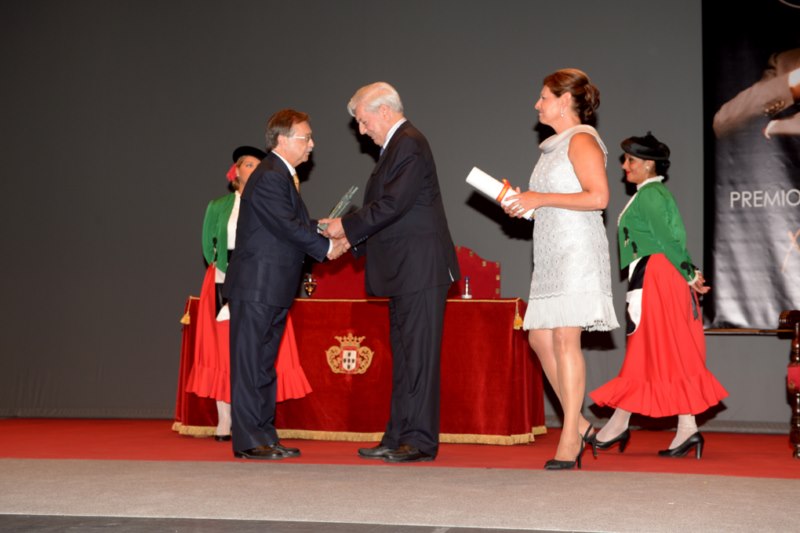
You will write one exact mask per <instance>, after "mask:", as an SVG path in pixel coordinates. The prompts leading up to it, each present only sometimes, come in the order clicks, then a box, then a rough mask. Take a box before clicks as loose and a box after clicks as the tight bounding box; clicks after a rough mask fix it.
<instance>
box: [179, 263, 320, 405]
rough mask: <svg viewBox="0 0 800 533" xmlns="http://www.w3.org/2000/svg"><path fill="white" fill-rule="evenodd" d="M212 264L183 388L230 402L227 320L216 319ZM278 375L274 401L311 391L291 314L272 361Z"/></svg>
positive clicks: (229, 354)
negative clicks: (191, 359) (301, 363)
mask: <svg viewBox="0 0 800 533" xmlns="http://www.w3.org/2000/svg"><path fill="white" fill-rule="evenodd" d="M215 298H216V282H215V267H214V265H210V266H209V267H208V270H206V276H205V278H204V280H203V287H202V290H201V291H200V303H199V305H198V311H197V326H196V328H197V329H196V333H195V335H196V337H195V345H194V364H193V365H192V369H191V371H190V373H189V378H188V379H187V382H186V390H187V391H188V392H192V393H194V394H196V395H197V396H200V397H203V398H213V399H215V400H221V401H224V402H227V403H230V402H231V376H230V373H231V351H230V320H222V321H217V312H216V301H215ZM275 372H276V373H277V379H278V392H277V401H279V402H281V401H283V400H289V399H293V398H302V397H303V396H305V395H306V394H308V393H309V392H311V385H310V384H309V382H308V379H307V378H306V375H305V372H303V367H302V366H300V357H299V354H298V351H297V342H296V341H295V335H294V326H293V325H292V317H291V315H290V316H289V318H288V319H287V321H286V330H285V331H284V333H283V338H282V339H281V345H280V348H279V351H278V359H277V361H276V362H275Z"/></svg>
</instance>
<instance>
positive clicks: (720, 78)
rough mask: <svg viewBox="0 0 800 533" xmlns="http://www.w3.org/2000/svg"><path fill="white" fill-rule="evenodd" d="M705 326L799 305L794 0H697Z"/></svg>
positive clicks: (767, 321) (751, 322) (734, 324)
mask: <svg viewBox="0 0 800 533" xmlns="http://www.w3.org/2000/svg"><path fill="white" fill-rule="evenodd" d="M703 62H704V65H703V72H704V92H705V113H706V124H707V128H706V152H705V153H706V181H705V209H706V222H705V225H706V230H707V231H706V239H705V241H706V246H705V253H706V257H705V274H706V277H707V278H708V279H709V284H710V285H711V286H712V290H711V292H710V293H709V294H708V295H707V296H706V299H705V303H706V304H705V310H706V319H707V320H706V325H707V326H708V327H711V328H757V329H773V328H776V327H777V322H778V316H779V314H780V312H781V311H783V310H786V309H800V1H798V0H746V1H744V0H743V1H741V2H735V3H731V2H722V1H713V0H704V2H703Z"/></svg>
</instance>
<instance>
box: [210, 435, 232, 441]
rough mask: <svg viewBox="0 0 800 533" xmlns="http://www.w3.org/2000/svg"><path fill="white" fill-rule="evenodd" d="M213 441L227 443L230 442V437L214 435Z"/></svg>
mask: <svg viewBox="0 0 800 533" xmlns="http://www.w3.org/2000/svg"><path fill="white" fill-rule="evenodd" d="M214 440H215V441H217V442H228V441H229V440H231V436H230V435H214Z"/></svg>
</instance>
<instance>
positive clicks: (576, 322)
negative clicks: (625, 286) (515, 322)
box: [523, 125, 619, 331]
mask: <svg viewBox="0 0 800 533" xmlns="http://www.w3.org/2000/svg"><path fill="white" fill-rule="evenodd" d="M581 132H585V133H590V134H591V135H592V136H594V138H595V139H597V143H598V144H599V145H600V148H602V150H603V153H604V154H608V150H607V149H606V147H605V145H604V144H603V141H602V140H601V139H600V136H599V135H598V134H597V131H596V130H595V129H594V128H593V127H591V126H587V125H578V126H574V127H572V128H570V129H568V130H565V131H563V132H561V133H559V134H558V135H554V136H552V137H550V138H548V139H546V140H545V141H544V142H543V143H542V144H541V145H539V148H540V149H541V150H542V155H541V157H540V158H539V161H538V162H537V163H536V167H534V169H533V174H532V175H531V181H530V186H529V188H530V190H532V191H536V192H541V193H576V192H580V191H581V184H580V182H579V181H578V177H577V176H576V175H575V170H574V169H573V168H572V163H570V160H569V156H568V150H569V142H570V139H571V138H572V136H573V135H575V134H576V133H581ZM523 327H524V328H525V329H552V328H557V327H581V328H583V329H584V330H587V331H608V330H611V329H614V328H617V327H619V323H618V322H617V317H616V314H615V313H614V303H613V300H612V297H611V261H610V258H609V252H608V239H607V238H606V231H605V227H604V226H603V217H602V211H573V210H570V209H560V208H556V207H540V208H539V209H537V210H536V218H535V220H534V224H533V277H532V280H531V294H530V300H529V302H528V309H527V311H526V312H525V322H524V326H523Z"/></svg>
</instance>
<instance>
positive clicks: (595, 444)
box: [589, 428, 631, 457]
mask: <svg viewBox="0 0 800 533" xmlns="http://www.w3.org/2000/svg"><path fill="white" fill-rule="evenodd" d="M590 439H591V442H590V443H589V444H591V445H592V455H594V456H595V457H597V450H607V449H609V448H611V447H612V446H613V445H615V444H616V443H618V442H619V453H622V452H624V451H625V448H626V447H627V446H628V441H629V440H631V430H630V429H627V428H626V429H625V431H623V432H622V433H620V434H619V435H617V436H616V437H614V438H613V439H611V440H607V441H605V442H604V441H601V440H597V433H595V434H594V435H592V436H591V437H590Z"/></svg>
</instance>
